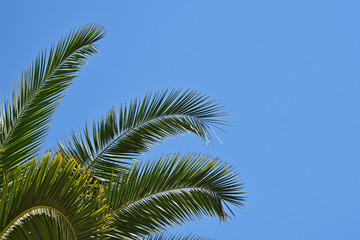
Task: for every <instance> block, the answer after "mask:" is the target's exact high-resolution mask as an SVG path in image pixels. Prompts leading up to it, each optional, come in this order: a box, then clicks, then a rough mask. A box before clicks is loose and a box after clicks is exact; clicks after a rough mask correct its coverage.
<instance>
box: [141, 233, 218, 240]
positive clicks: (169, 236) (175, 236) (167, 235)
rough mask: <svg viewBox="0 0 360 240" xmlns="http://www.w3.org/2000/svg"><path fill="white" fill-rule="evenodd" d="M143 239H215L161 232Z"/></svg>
mask: <svg viewBox="0 0 360 240" xmlns="http://www.w3.org/2000/svg"><path fill="white" fill-rule="evenodd" d="M143 240H213V239H212V238H207V237H203V236H196V235H193V234H171V233H165V234H159V235H152V236H148V237H145V238H143Z"/></svg>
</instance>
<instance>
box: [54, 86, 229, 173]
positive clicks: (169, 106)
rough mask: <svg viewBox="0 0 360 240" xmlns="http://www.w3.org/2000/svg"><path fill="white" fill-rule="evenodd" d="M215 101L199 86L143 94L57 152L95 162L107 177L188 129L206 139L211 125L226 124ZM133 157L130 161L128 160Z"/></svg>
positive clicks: (209, 137)
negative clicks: (194, 88)
mask: <svg viewBox="0 0 360 240" xmlns="http://www.w3.org/2000/svg"><path fill="white" fill-rule="evenodd" d="M222 110H223V109H222V107H221V106H219V105H218V104H217V103H216V102H215V101H214V100H211V99H209V97H207V96H206V95H204V94H202V93H200V92H197V91H189V90H186V91H182V90H172V91H170V92H168V91H162V92H158V93H155V94H153V95H152V94H149V95H147V96H145V98H144V99H143V100H138V99H136V100H134V101H132V102H130V104H128V105H126V104H125V105H122V106H121V107H120V113H119V114H118V116H117V115H116V112H115V110H114V109H113V110H111V111H110V112H109V113H108V114H107V115H106V116H105V117H104V118H102V119H100V120H99V121H97V122H95V123H94V125H93V129H92V131H91V130H89V129H88V127H87V126H86V127H85V129H84V130H83V131H82V132H80V133H78V134H75V133H73V134H72V136H71V137H70V138H67V139H65V140H64V143H63V144H59V151H60V152H62V153H63V154H64V155H67V156H68V157H69V158H70V157H74V158H76V159H78V160H79V161H81V162H82V163H84V164H86V165H87V166H88V167H89V168H90V167H91V168H92V169H93V170H94V171H95V174H97V175H98V176H101V177H107V178H109V175H112V174H114V173H115V174H117V173H119V172H121V171H122V170H123V169H124V168H126V166H127V164H128V163H129V162H131V160H132V159H134V158H137V157H138V156H139V155H140V154H142V153H144V152H146V151H148V150H149V149H150V148H151V147H153V146H154V145H156V144H158V143H159V141H162V140H164V139H168V138H172V137H175V136H178V135H181V134H184V133H195V134H196V135H197V136H199V137H200V138H202V139H204V140H205V141H206V142H207V143H210V142H211V141H212V134H211V131H212V130H211V127H212V126H215V127H218V126H219V125H221V124H225V122H224V121H223V120H220V119H218V117H220V116H224V115H226V113H224V112H223V111H222ZM129 160H130V161H129Z"/></svg>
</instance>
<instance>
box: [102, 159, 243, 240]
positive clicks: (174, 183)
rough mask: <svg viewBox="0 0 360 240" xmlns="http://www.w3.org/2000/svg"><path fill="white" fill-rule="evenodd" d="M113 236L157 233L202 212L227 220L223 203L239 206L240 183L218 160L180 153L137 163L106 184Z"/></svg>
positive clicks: (240, 201) (191, 218)
mask: <svg viewBox="0 0 360 240" xmlns="http://www.w3.org/2000/svg"><path fill="white" fill-rule="evenodd" d="M107 197H108V198H107V202H108V204H109V206H110V207H111V212H112V214H113V217H114V223H113V226H114V228H116V231H114V232H112V235H113V236H118V237H119V239H121V238H126V237H131V236H146V235H149V234H151V233H160V232H161V231H164V230H166V229H167V228H168V227H172V226H176V225H182V224H183V223H185V222H188V221H192V220H195V219H196V218H201V217H202V216H213V217H218V218H219V219H220V220H221V221H228V220H229V219H230V216H229V214H228V213H227V212H226V209H228V210H229V211H230V212H231V210H230V208H229V207H228V204H229V203H230V204H233V205H235V206H238V207H241V206H242V205H243V202H244V192H243V191H242V183H241V182H240V180H239V179H238V175H237V174H236V173H235V172H234V170H233V168H232V167H230V166H228V165H226V164H224V163H221V162H220V161H219V160H218V159H216V158H215V159H214V158H210V157H207V156H201V155H193V154H185V155H179V154H177V155H167V156H164V157H161V158H160V159H159V160H158V161H152V162H147V163H144V164H142V163H140V164H137V165H135V167H134V169H133V170H132V171H131V172H129V173H126V174H124V175H122V176H121V177H119V178H118V179H113V180H112V181H110V182H109V183H108V186H107Z"/></svg>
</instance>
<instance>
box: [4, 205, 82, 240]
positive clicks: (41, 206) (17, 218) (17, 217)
mask: <svg viewBox="0 0 360 240" xmlns="http://www.w3.org/2000/svg"><path fill="white" fill-rule="evenodd" d="M41 208H46V209H50V210H53V211H55V212H56V213H58V214H60V216H62V217H63V218H64V219H65V221H66V222H67V224H68V225H69V227H70V229H71V232H72V233H73V235H74V238H75V240H77V237H76V233H75V230H74V227H73V225H72V224H71V222H70V220H69V219H68V218H67V217H66V216H65V215H64V214H63V213H62V212H61V211H59V210H58V209H56V208H54V207H52V206H45V205H39V206H35V207H32V208H29V209H27V210H25V211H23V212H22V213H20V214H18V215H17V216H16V217H15V218H14V219H13V220H12V221H11V222H10V223H9V224H8V225H7V226H6V227H5V228H4V230H3V231H2V232H1V233H0V239H1V238H2V236H3V235H4V234H5V233H6V231H7V230H8V229H9V228H10V227H11V226H12V225H13V224H14V223H15V222H16V221H17V220H19V219H20V218H21V217H22V216H24V215H25V214H27V213H30V212H31V211H34V210H36V209H41Z"/></svg>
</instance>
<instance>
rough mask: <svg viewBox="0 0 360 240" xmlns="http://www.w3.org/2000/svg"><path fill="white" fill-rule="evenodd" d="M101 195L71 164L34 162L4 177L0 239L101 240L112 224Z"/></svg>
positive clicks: (55, 160) (45, 159)
mask: <svg viewBox="0 0 360 240" xmlns="http://www.w3.org/2000/svg"><path fill="white" fill-rule="evenodd" d="M94 189H95V190H94ZM103 195H104V190H103V189H102V188H101V187H100V186H99V185H98V184H97V183H96V182H95V181H94V180H93V178H92V176H91V173H90V172H89V171H85V170H84V168H81V167H79V166H78V165H77V164H76V163H75V162H74V161H64V160H63V159H62V158H61V157H60V156H55V157H52V156H51V155H50V154H46V155H45V156H44V157H43V158H42V159H41V161H38V160H37V159H34V160H32V161H31V162H27V163H26V164H24V165H23V166H22V167H19V168H17V169H16V171H14V172H13V175H12V177H11V178H9V177H8V175H7V174H5V175H4V184H3V187H2V189H1V190H0V239H17V240H21V239H78V240H79V239H105V238H106V237H105V234H106V232H107V231H108V227H109V223H110V222H109V221H110V218H109V215H107V214H106V211H107V208H108V206H107V205H106V203H105V199H104V198H103ZM39 236H40V237H39ZM41 237H43V238H41ZM47 237H49V238H47Z"/></svg>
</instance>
